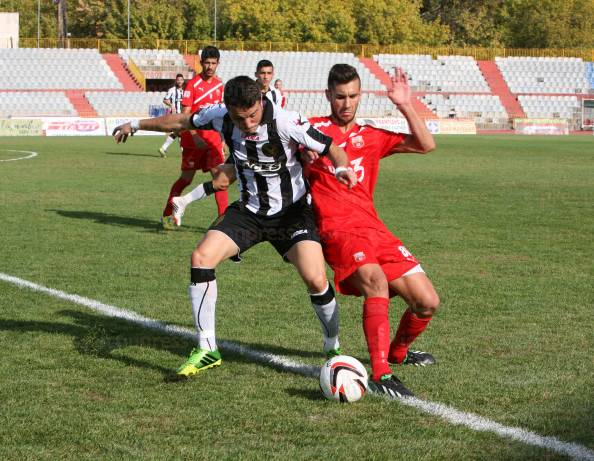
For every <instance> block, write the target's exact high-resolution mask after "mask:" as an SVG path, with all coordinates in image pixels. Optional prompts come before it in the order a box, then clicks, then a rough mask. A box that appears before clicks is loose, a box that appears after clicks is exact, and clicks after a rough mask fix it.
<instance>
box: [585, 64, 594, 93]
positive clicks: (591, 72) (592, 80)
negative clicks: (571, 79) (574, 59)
mask: <svg viewBox="0 0 594 461" xmlns="http://www.w3.org/2000/svg"><path fill="white" fill-rule="evenodd" d="M586 80H587V81H588V83H589V84H590V90H594V62H587V63H586Z"/></svg>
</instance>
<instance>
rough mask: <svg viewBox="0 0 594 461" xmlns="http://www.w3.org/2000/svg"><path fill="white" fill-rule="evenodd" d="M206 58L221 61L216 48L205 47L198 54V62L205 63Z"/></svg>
mask: <svg viewBox="0 0 594 461" xmlns="http://www.w3.org/2000/svg"><path fill="white" fill-rule="evenodd" d="M208 58H215V59H216V60H217V61H218V60H219V59H221V53H219V49H218V48H217V47H216V46H212V45H209V46H205V47H204V48H203V49H202V53H200V61H206V60H207V59H208Z"/></svg>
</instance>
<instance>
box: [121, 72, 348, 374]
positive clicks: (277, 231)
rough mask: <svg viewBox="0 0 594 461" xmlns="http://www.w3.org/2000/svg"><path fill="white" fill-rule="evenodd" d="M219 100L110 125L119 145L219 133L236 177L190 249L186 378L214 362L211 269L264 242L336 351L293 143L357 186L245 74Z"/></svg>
mask: <svg viewBox="0 0 594 461" xmlns="http://www.w3.org/2000/svg"><path fill="white" fill-rule="evenodd" d="M224 101H225V105H216V106H211V107H208V108H206V109H203V110H201V111H199V112H196V113H194V114H191V115H190V114H180V115H166V116H163V117H159V118H155V119H144V120H140V121H135V122H132V123H127V124H124V125H121V126H119V127H117V128H116V129H115V130H114V133H113V135H114V137H115V139H116V141H117V142H125V141H126V139H127V137H128V136H129V135H130V134H133V133H134V132H135V131H136V130H138V129H142V130H149V131H180V130H189V129H200V130H213V131H216V132H218V133H221V135H222V136H223V137H224V138H225V142H226V144H227V145H228V146H229V150H230V153H231V158H232V164H226V165H225V166H224V167H222V168H226V169H227V170H229V169H231V168H233V169H234V170H235V171H234V173H230V172H226V173H225V174H234V175H235V176H236V177H237V178H238V179H239V189H240V200H238V201H237V202H235V203H233V204H231V205H230V206H229V207H228V208H227V211H226V212H225V213H224V214H223V215H222V216H220V217H219V219H217V220H216V221H215V222H214V223H213V224H212V225H211V227H210V229H209V230H208V232H207V233H206V235H205V236H204V238H203V239H202V240H201V241H200V242H199V243H198V245H197V247H196V249H195V250H194V251H193V252H192V258H191V283H190V287H189V294H190V300H191V303H192V312H193V314H194V322H195V325H196V329H197V332H198V347H197V348H195V349H194V350H192V352H191V353H190V356H189V357H188V359H187V361H186V362H185V363H184V364H183V365H182V366H181V367H180V368H179V369H178V370H177V374H178V375H179V376H180V377H188V376H191V375H194V374H196V373H198V372H200V371H202V370H206V369H209V368H212V367H213V366H217V365H220V363H221V355H220V353H219V351H218V348H217V344H216V337H215V304H216V300H217V283H216V277H215V268H216V267H217V266H218V265H219V264H220V263H221V262H222V261H224V260H225V259H228V258H233V257H238V256H239V255H240V254H241V253H243V252H244V251H246V250H248V249H249V248H251V247H252V246H254V245H256V244H258V243H260V242H264V241H268V242H270V243H271V244H272V245H273V247H274V248H275V249H276V251H277V252H278V253H279V254H280V255H281V256H282V257H283V258H284V259H285V260H286V261H288V262H290V263H292V264H293V265H294V266H295V268H296V269H297V271H298V273H299V275H300V276H301V278H302V279H303V281H304V282H305V285H306V286H307V289H308V291H309V293H310V299H311V302H312V305H313V307H314V309H315V312H316V314H317V316H318V318H319V320H320V323H321V325H322V331H323V335H324V345H323V350H324V352H325V353H326V355H327V356H333V355H337V354H339V353H340V350H339V342H338V305H337V302H336V299H335V296H334V290H333V288H332V285H330V283H329V282H328V280H327V279H326V273H325V262H324V257H323V253H322V248H321V245H320V243H319V237H318V234H317V231H316V228H315V223H314V216H313V212H312V210H311V207H310V203H309V202H310V201H309V195H308V193H307V188H306V184H305V180H304V178H303V170H302V166H301V163H300V161H299V159H298V149H299V146H300V145H303V146H305V147H306V148H308V149H311V150H312V151H314V152H317V153H318V154H319V155H322V156H323V157H328V158H329V159H330V162H331V164H332V165H333V166H334V168H335V173H334V176H335V181H337V183H340V186H341V187H344V188H345V189H348V188H351V187H353V186H354V185H355V183H356V176H355V174H354V172H353V171H352V170H349V169H348V168H347V166H348V160H347V157H346V154H345V152H344V150H342V149H341V148H339V147H337V146H336V145H335V144H333V143H332V139H330V138H329V137H327V136H325V135H323V134H321V133H320V132H319V131H317V130H315V129H314V128H312V127H311V126H310V124H309V122H308V121H307V119H305V118H303V117H301V116H300V115H299V114H298V113H296V112H289V111H285V110H284V109H282V108H280V107H278V106H277V105H275V104H273V103H272V102H271V101H270V100H268V99H267V98H265V97H263V95H262V92H261V89H260V87H259V85H258V84H257V83H256V82H255V81H254V80H252V79H251V78H249V77H236V78H233V79H231V80H230V81H229V82H228V83H227V84H226V85H225V95H224Z"/></svg>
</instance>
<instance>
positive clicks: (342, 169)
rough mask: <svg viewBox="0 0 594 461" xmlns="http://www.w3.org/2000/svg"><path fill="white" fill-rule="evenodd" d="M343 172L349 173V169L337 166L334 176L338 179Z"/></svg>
mask: <svg viewBox="0 0 594 461" xmlns="http://www.w3.org/2000/svg"><path fill="white" fill-rule="evenodd" d="M343 171H349V169H348V168H347V167H346V166H337V167H336V168H335V169H334V176H336V177H338V175H339V174H340V173H342V172H343Z"/></svg>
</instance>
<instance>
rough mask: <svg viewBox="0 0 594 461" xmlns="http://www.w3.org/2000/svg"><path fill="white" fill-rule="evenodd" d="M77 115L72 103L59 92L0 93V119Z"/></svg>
mask: <svg viewBox="0 0 594 461" xmlns="http://www.w3.org/2000/svg"><path fill="white" fill-rule="evenodd" d="M77 115H78V113H77V112H76V110H75V109H74V107H73V106H72V103H71V102H70V100H69V99H68V98H67V97H66V95H65V94H64V93H63V92H61V91H46V92H44V91H5V92H0V118H10V117H47V116H77Z"/></svg>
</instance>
